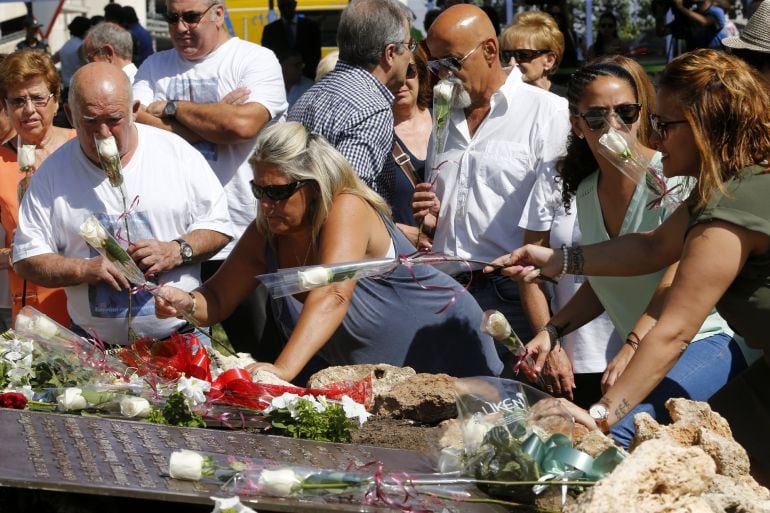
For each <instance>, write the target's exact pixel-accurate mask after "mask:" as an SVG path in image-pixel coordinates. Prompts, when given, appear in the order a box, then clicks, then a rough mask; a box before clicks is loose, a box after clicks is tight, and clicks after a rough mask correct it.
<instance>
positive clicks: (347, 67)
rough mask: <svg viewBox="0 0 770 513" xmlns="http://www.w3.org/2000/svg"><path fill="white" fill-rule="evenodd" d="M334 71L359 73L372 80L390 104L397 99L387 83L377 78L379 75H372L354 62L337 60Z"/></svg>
mask: <svg viewBox="0 0 770 513" xmlns="http://www.w3.org/2000/svg"><path fill="white" fill-rule="evenodd" d="M334 71H342V72H345V73H353V74H355V75H358V76H360V77H362V78H364V79H365V80H368V81H370V82H372V83H373V84H374V85H375V86H376V87H377V89H379V90H380V92H381V93H382V96H383V97H385V99H386V100H387V101H388V103H389V104H392V103H393V100H395V99H396V97H395V96H394V95H393V93H391V92H390V89H388V88H387V87H385V84H383V83H382V82H380V81H379V80H378V79H377V77H375V76H374V75H372V74H371V73H369V72H368V71H366V70H365V69H364V68H362V67H361V66H355V65H352V64H347V63H345V62H342V61H337V65H336V66H335V67H334Z"/></svg>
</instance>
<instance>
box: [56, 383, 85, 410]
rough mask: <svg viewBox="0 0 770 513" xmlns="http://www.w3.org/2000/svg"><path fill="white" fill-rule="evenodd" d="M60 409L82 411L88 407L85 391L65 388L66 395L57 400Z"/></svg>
mask: <svg viewBox="0 0 770 513" xmlns="http://www.w3.org/2000/svg"><path fill="white" fill-rule="evenodd" d="M56 402H57V403H58V404H59V407H60V408H61V409H62V410H65V411H76V410H82V409H84V408H86V407H87V406H88V403H86V398H85V397H83V391H82V390H81V389H79V388H75V387H71V388H65V389H64V393H63V394H61V395H59V396H58V397H57V398H56Z"/></svg>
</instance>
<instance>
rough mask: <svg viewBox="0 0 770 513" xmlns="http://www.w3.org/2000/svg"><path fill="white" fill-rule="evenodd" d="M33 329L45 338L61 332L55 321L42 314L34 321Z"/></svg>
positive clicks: (50, 337) (47, 338)
mask: <svg viewBox="0 0 770 513" xmlns="http://www.w3.org/2000/svg"><path fill="white" fill-rule="evenodd" d="M32 331H34V332H35V333H37V334H38V335H40V338H42V339H43V340H49V339H52V338H53V337H55V336H56V334H57V333H59V327H58V326H57V325H56V323H55V322H54V321H52V320H51V319H49V318H48V317H46V316H45V315H42V314H41V315H38V316H37V317H35V319H34V320H33V321H32Z"/></svg>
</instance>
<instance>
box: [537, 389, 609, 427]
mask: <svg viewBox="0 0 770 513" xmlns="http://www.w3.org/2000/svg"><path fill="white" fill-rule="evenodd" d="M562 408H563V409H564V410H566V411H567V413H568V414H570V415H572V420H574V421H575V422H576V423H578V424H582V425H584V426H585V427H587V428H588V429H589V430H591V431H596V430H598V429H599V427H598V426H597V425H596V422H595V421H594V419H593V418H592V417H591V416H590V415H589V414H588V412H587V411H586V410H584V409H583V408H581V407H580V406H578V405H577V404H575V403H572V402H570V401H568V400H566V399H564V398H563V397H560V398H558V399H556V398H548V399H543V400H541V401H538V402H537V403H535V404H534V405H533V406H532V411H531V413H532V418H538V417H547V416H552V415H556V414H558V413H560V412H562V411H563V410H562Z"/></svg>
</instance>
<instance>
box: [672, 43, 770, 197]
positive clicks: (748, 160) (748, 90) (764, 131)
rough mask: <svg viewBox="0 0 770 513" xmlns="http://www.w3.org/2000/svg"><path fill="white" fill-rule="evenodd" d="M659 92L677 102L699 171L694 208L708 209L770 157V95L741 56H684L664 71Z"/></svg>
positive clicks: (700, 53)
mask: <svg viewBox="0 0 770 513" xmlns="http://www.w3.org/2000/svg"><path fill="white" fill-rule="evenodd" d="M659 90H660V91H664V92H665V93H667V94H673V95H675V96H676V98H677V99H678V100H679V102H678V103H679V105H681V108H682V111H683V117H684V119H686V120H687V123H688V124H689V125H690V128H691V129H692V132H693V136H694V138H695V143H696V145H697V147H698V153H699V155H700V161H701V168H700V170H699V173H698V185H697V189H696V190H695V191H694V192H693V198H694V203H695V204H694V205H693V206H694V208H695V210H700V209H702V208H704V207H705V206H706V205H707V204H708V202H709V200H710V199H711V197H712V196H713V195H714V193H716V192H722V193H725V192H726V190H725V185H724V184H725V182H726V181H728V180H730V179H731V178H733V177H736V176H738V175H739V173H740V172H741V170H742V169H743V168H745V167H747V166H750V165H753V164H757V163H759V162H762V161H763V160H766V159H767V158H768V156H769V155H770V92H768V88H767V83H766V82H765V81H763V79H762V77H761V76H760V75H759V74H758V73H757V72H756V71H755V70H754V69H752V68H751V67H750V66H749V65H748V64H746V63H745V62H744V61H742V60H741V59H739V58H738V57H735V56H732V55H727V54H725V53H723V52H719V51H716V50H710V49H699V50H695V51H692V52H689V53H686V54H683V55H681V56H679V57H677V58H676V59H674V60H673V61H671V62H670V63H669V64H668V66H666V68H665V69H664V70H663V74H662V75H661V77H660V81H659Z"/></svg>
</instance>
